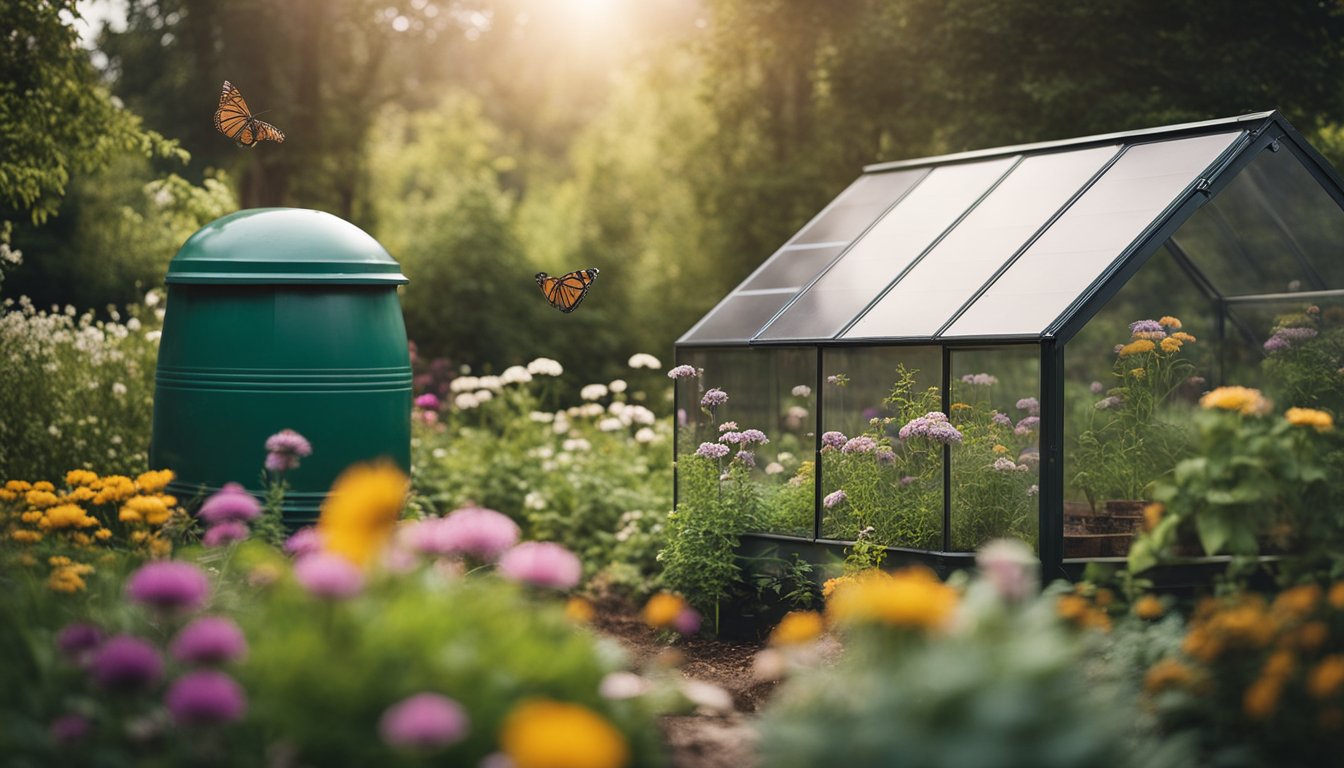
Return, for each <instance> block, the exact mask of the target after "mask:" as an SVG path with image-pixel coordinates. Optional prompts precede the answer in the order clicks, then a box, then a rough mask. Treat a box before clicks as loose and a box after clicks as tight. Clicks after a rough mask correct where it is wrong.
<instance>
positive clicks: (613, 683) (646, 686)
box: [597, 672, 653, 701]
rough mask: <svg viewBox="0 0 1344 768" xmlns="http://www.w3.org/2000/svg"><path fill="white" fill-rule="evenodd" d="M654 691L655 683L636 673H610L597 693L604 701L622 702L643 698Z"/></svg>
mask: <svg viewBox="0 0 1344 768" xmlns="http://www.w3.org/2000/svg"><path fill="white" fill-rule="evenodd" d="M652 689H653V683H650V682H649V681H648V680H646V679H644V678H642V677H640V676H639V675H636V674H635V673H634V672H610V673H608V674H607V676H606V677H604V678H602V682H601V683H599V684H598V686H597V693H598V695H599V696H601V697H602V698H604V699H610V700H612V701H620V700H621V699H633V698H636V697H639V696H643V695H644V694H646V693H648V692H649V691H650V690H652Z"/></svg>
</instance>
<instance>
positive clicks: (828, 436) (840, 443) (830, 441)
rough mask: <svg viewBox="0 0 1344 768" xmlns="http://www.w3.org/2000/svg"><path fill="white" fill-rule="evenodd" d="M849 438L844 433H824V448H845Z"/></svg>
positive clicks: (822, 445) (822, 443)
mask: <svg viewBox="0 0 1344 768" xmlns="http://www.w3.org/2000/svg"><path fill="white" fill-rule="evenodd" d="M847 440H848V438H846V437H845V434H844V433H843V432H823V433H822V435H821V447H822V448H843V447H845V443H846V442H847Z"/></svg>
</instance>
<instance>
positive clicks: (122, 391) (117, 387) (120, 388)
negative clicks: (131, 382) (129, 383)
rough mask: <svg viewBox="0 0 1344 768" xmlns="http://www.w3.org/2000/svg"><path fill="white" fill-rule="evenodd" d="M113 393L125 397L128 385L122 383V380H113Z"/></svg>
mask: <svg viewBox="0 0 1344 768" xmlns="http://www.w3.org/2000/svg"><path fill="white" fill-rule="evenodd" d="M112 394H114V395H116V396H117V397H125V396H126V385H125V384H122V383H121V382H120V381H114V382H112Z"/></svg>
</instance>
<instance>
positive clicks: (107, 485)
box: [93, 475, 135, 506]
mask: <svg viewBox="0 0 1344 768" xmlns="http://www.w3.org/2000/svg"><path fill="white" fill-rule="evenodd" d="M97 491H98V495H96V496H94V497H93V503H94V504H98V505H100V506H101V505H103V504H110V503H112V502H115V501H123V500H125V499H129V498H130V497H132V496H134V495H135V482H134V481H133V480H131V478H129V477H126V476H125V475H108V476H107V477H104V478H102V479H101V480H99V481H98V483H97Z"/></svg>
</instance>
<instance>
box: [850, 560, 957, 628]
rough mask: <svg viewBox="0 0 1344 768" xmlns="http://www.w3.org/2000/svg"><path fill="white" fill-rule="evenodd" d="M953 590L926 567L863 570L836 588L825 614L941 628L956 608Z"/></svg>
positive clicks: (864, 621) (859, 621)
mask: <svg viewBox="0 0 1344 768" xmlns="http://www.w3.org/2000/svg"><path fill="white" fill-rule="evenodd" d="M957 603H958V596H957V592H956V590H954V589H953V588H951V587H949V586H947V585H946V584H944V583H942V582H941V581H939V580H938V577H937V576H936V575H934V573H933V571H930V570H929V569H927V568H920V567H912V568H905V569H902V570H900V571H897V572H895V573H891V574H888V573H885V572H883V571H865V572H864V573H863V574H860V575H859V576H858V577H857V578H855V580H854V582H853V583H852V584H846V585H844V586H843V587H841V588H839V589H836V590H835V591H834V592H832V594H831V598H830V600H829V601H828V602H827V603H826V613H827V615H828V616H829V617H830V619H831V620H832V621H834V622H836V623H839V624H885V625H888V626H896V627H913V628H918V629H925V630H934V629H941V628H942V627H944V626H946V625H947V623H948V621H950V620H951V618H952V614H953V612H954V611H955V610H956V608H957Z"/></svg>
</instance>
